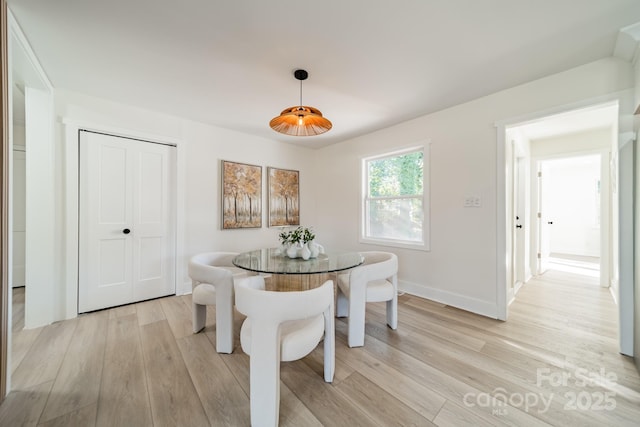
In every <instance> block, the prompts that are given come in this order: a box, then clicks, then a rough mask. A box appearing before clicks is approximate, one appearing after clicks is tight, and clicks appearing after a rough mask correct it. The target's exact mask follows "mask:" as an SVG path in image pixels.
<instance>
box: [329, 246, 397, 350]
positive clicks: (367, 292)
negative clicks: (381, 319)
mask: <svg viewBox="0 0 640 427" xmlns="http://www.w3.org/2000/svg"><path fill="white" fill-rule="evenodd" d="M361 254H362V255H363V256H364V263H362V264H361V265H359V266H358V267H355V268H354V269H352V270H351V271H350V272H349V273H345V274H341V275H339V276H338V298H337V308H336V311H337V316H338V317H346V316H349V320H348V323H349V347H362V346H363V345H364V315H365V309H366V303H367V302H378V301H386V302H387V324H388V325H389V327H391V329H397V327H398V257H397V256H396V255H395V254H393V253H391V252H361Z"/></svg>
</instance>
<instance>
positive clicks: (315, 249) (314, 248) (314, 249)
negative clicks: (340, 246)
mask: <svg viewBox="0 0 640 427" xmlns="http://www.w3.org/2000/svg"><path fill="white" fill-rule="evenodd" d="M308 245H309V250H310V251H311V255H310V256H309V258H317V257H318V254H319V253H320V245H318V244H317V243H316V242H314V241H313V240H312V241H310V242H309V243H308Z"/></svg>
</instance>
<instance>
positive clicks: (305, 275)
mask: <svg viewBox="0 0 640 427" xmlns="http://www.w3.org/2000/svg"><path fill="white" fill-rule="evenodd" d="M363 262H364V257H363V256H362V255H361V254H360V253H359V252H340V253H331V252H327V253H323V254H319V255H318V257H317V258H310V259H308V260H304V259H302V258H289V257H288V256H287V255H286V254H283V253H282V251H281V250H280V249H279V248H265V249H257V250H254V251H250V252H243V253H241V254H239V255H238V256H236V257H235V258H234V259H233V265H235V266H236V267H238V268H241V269H244V270H248V271H253V272H256V273H260V274H266V275H269V276H270V277H269V279H267V280H265V283H266V287H267V290H276V291H299V290H308V289H313V288H315V287H318V286H320V285H322V284H323V283H324V282H325V281H326V280H329V279H333V280H334V283H335V279H336V275H337V274H338V273H339V272H341V271H346V270H349V269H351V268H353V267H357V266H359V265H360V264H362V263H363Z"/></svg>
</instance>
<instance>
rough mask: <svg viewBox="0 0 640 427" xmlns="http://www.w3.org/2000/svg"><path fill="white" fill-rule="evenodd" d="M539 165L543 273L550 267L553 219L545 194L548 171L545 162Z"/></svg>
mask: <svg viewBox="0 0 640 427" xmlns="http://www.w3.org/2000/svg"><path fill="white" fill-rule="evenodd" d="M538 165H539V167H538V232H539V245H538V274H543V273H544V272H545V271H547V270H548V268H549V256H550V255H551V231H552V228H551V227H553V219H552V216H551V215H552V213H551V212H550V211H551V209H552V206H551V204H550V203H549V202H548V200H547V201H545V196H546V194H547V193H548V192H549V189H548V186H549V181H548V180H545V179H544V175H545V173H546V172H545V166H544V162H540V163H538ZM545 187H547V188H545Z"/></svg>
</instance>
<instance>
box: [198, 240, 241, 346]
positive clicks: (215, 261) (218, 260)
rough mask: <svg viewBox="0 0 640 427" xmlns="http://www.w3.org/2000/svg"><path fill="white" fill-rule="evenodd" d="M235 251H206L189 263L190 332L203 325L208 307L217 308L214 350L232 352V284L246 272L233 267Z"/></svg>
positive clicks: (200, 328) (199, 328)
mask: <svg viewBox="0 0 640 427" xmlns="http://www.w3.org/2000/svg"><path fill="white" fill-rule="evenodd" d="M236 255H238V254H237V253H234V252H208V253H203V254H198V255H195V256H193V257H192V258H191V260H189V277H190V278H191V280H192V286H193V291H192V292H193V294H192V301H193V303H192V305H193V332H194V333H197V332H199V331H200V330H202V328H204V326H205V322H206V320H207V305H215V306H216V351H217V352H218V353H232V352H233V303H234V301H233V292H234V289H233V283H234V279H236V278H239V277H247V275H248V272H247V271H245V270H242V269H240V268H237V267H235V266H234V265H233V263H232V261H233V258H235V257H236Z"/></svg>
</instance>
